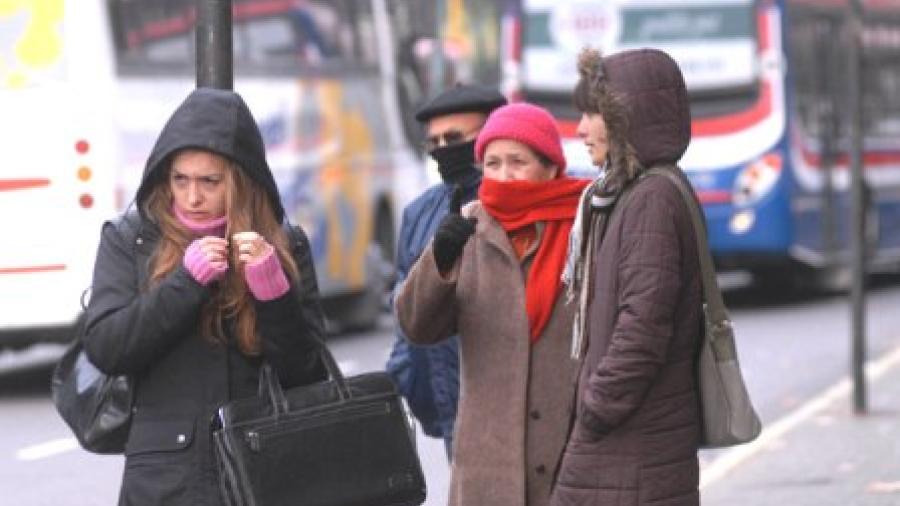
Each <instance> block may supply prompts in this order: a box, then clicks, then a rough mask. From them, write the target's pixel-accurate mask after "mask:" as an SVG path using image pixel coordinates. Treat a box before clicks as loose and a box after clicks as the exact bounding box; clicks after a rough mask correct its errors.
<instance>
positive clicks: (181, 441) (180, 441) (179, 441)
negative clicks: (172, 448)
mask: <svg viewBox="0 0 900 506" xmlns="http://www.w3.org/2000/svg"><path fill="white" fill-rule="evenodd" d="M175 440H176V441H178V444H184V442H185V441H187V437H186V436H185V435H184V434H179V435H178V437H177V438H175Z"/></svg>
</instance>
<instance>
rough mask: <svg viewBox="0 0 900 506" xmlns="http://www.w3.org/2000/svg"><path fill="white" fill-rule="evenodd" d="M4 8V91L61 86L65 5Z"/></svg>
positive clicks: (0, 24) (0, 41) (0, 61)
mask: <svg viewBox="0 0 900 506" xmlns="http://www.w3.org/2000/svg"><path fill="white" fill-rule="evenodd" d="M37 4H38V2H30V3H29V2H24V4H23V5H16V4H13V5H11V6H7V7H3V6H2V5H0V90H4V89H17V88H24V87H33V86H38V85H42V84H52V83H56V82H60V81H62V80H63V79H64V77H65V72H64V71H65V65H64V61H63V46H64V44H63V38H62V36H63V26H62V25H63V19H62V17H63V6H62V2H43V4H46V5H42V6H41V7H43V8H38V5H37Z"/></svg>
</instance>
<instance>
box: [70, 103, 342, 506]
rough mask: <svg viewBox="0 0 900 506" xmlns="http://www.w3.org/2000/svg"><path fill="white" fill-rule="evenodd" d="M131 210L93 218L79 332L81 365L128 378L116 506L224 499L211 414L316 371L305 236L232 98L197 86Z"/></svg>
mask: <svg viewBox="0 0 900 506" xmlns="http://www.w3.org/2000/svg"><path fill="white" fill-rule="evenodd" d="M136 203H137V209H138V212H130V213H127V214H126V215H124V216H122V217H121V218H120V219H119V220H117V221H116V222H107V223H106V224H104V226H103V231H102V238H101V242H100V246H99V250H98V253H97V260H96V264H95V266H94V278H93V284H92V292H91V300H90V303H89V305H88V308H87V324H86V333H85V336H84V343H85V349H86V351H87V353H88V356H89V358H90V359H91V361H92V362H93V363H94V364H95V365H96V366H97V367H98V368H99V369H101V370H102V371H104V372H106V373H108V374H125V375H128V376H130V377H131V378H133V380H134V383H133V384H134V394H135V397H134V404H133V408H132V422H131V429H130V433H129V437H128V441H127V444H126V447H125V457H126V460H125V471H124V475H123V477H122V488H121V492H120V497H119V504H120V505H136V506H155V505H166V506H177V505H191V506H199V505H218V504H221V499H220V497H219V488H218V475H217V473H216V469H215V461H214V456H213V450H212V445H211V435H210V420H211V417H212V415H213V413H214V412H215V411H216V409H217V408H218V407H219V406H221V405H222V404H224V403H226V402H228V401H229V400H231V399H236V398H241V397H248V396H252V395H255V394H256V390H257V385H258V371H259V366H260V364H261V363H262V361H266V362H268V363H270V364H271V365H272V367H273V368H274V369H275V371H276V372H277V373H278V376H279V378H280V379H281V383H282V384H283V386H285V387H292V386H296V385H302V384H308V383H312V382H315V381H318V380H321V379H324V377H325V370H324V367H323V366H322V362H321V359H320V357H319V353H318V349H319V348H318V347H319V346H320V345H321V344H320V343H321V341H320V337H321V334H322V327H323V326H322V314H321V309H320V307H319V305H318V288H317V286H316V276H315V271H314V268H313V265H312V259H311V257H310V248H309V244H308V241H307V239H306V236H305V235H304V234H303V233H302V231H301V230H300V229H299V228H296V227H292V228H288V227H287V226H285V225H284V224H283V223H284V209H283V208H282V205H281V202H280V200H279V197H278V191H277V188H276V186H275V181H274V179H273V177H272V173H271V171H270V170H269V167H268V164H267V162H266V159H265V149H264V145H263V141H262V137H261V135H260V132H259V129H258V128H257V126H256V122H255V121H254V120H253V117H252V115H251V114H250V110H249V109H248V108H247V106H246V104H245V103H244V101H243V100H242V99H241V97H240V96H239V95H237V94H236V93H233V92H231V91H224V90H213V89H203V88H201V89H197V90H195V91H194V92H192V93H191V94H190V95H189V96H188V97H187V98H186V99H185V101H184V102H183V103H182V104H181V105H180V106H179V107H178V109H177V110H176V111H175V112H174V113H173V115H172V117H171V118H170V119H169V121H168V123H167V124H166V126H165V127H164V128H163V131H162V133H161V134H160V136H159V139H158V140H157V142H156V145H155V146H154V148H153V151H152V153H151V155H150V158H149V160H148V162H147V165H146V168H145V170H144V175H143V179H142V181H141V185H140V187H139V189H138V191H137V195H136Z"/></svg>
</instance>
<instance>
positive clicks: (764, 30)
mask: <svg viewBox="0 0 900 506" xmlns="http://www.w3.org/2000/svg"><path fill="white" fill-rule="evenodd" d="M756 26H757V33H758V34H759V52H760V53H762V52H763V51H766V50H768V49H769V48H770V47H772V39H771V38H770V37H769V20H768V16H767V15H766V14H765V13H764V12H760V13H759V14H758V15H757V16H756Z"/></svg>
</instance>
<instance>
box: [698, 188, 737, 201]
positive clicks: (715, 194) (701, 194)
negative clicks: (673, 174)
mask: <svg viewBox="0 0 900 506" xmlns="http://www.w3.org/2000/svg"><path fill="white" fill-rule="evenodd" d="M697 200H699V201H700V203H701V204H728V203H729V202H731V192H730V191H728V190H700V191H698V192H697Z"/></svg>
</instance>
